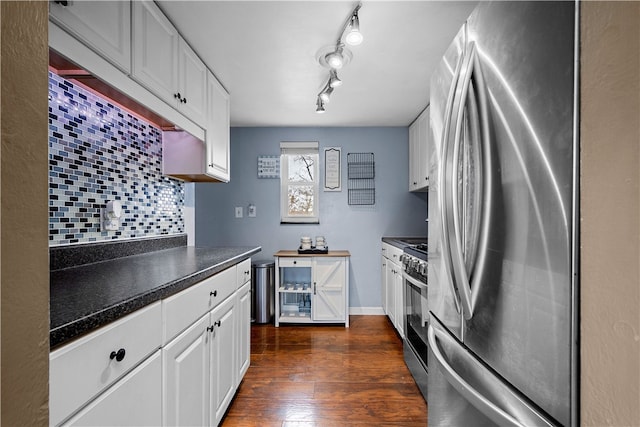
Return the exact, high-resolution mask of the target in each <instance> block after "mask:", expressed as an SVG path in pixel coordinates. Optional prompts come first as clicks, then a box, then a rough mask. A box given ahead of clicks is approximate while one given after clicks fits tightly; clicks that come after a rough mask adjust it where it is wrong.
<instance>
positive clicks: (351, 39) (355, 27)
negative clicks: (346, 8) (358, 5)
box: [344, 10, 363, 46]
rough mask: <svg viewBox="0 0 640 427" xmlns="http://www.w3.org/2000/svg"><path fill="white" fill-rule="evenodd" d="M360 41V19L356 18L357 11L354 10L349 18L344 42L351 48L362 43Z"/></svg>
mask: <svg viewBox="0 0 640 427" xmlns="http://www.w3.org/2000/svg"><path fill="white" fill-rule="evenodd" d="M362 39H363V37H362V33H361V32H360V19H359V18H358V11H357V10H356V11H355V12H354V13H353V15H352V16H351V21H350V22H349V27H348V29H347V35H346V36H345V39H344V40H345V41H346V42H347V43H348V44H350V45H351V46H357V45H359V44H360V43H362Z"/></svg>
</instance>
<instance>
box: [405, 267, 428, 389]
mask: <svg viewBox="0 0 640 427" xmlns="http://www.w3.org/2000/svg"><path fill="white" fill-rule="evenodd" d="M402 278H403V283H404V292H405V295H404V303H405V306H404V310H405V311H404V313H405V319H404V335H405V340H404V360H405V363H406V364H407V367H408V368H409V371H411V375H413V378H414V380H415V381H416V384H417V385H418V388H419V389H420V391H421V392H422V395H423V396H424V398H425V400H426V399H427V377H428V367H427V359H428V353H429V351H428V347H427V342H428V332H427V331H428V329H429V309H428V308H427V284H426V283H423V282H421V281H420V280H418V279H416V278H414V277H411V276H410V275H408V274H407V273H405V272H404V271H403V272H402Z"/></svg>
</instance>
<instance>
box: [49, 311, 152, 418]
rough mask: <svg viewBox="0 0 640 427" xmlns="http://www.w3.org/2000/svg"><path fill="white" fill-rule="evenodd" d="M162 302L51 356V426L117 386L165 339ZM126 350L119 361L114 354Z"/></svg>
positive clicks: (54, 352)
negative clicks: (122, 378)
mask: <svg viewBox="0 0 640 427" xmlns="http://www.w3.org/2000/svg"><path fill="white" fill-rule="evenodd" d="M161 324H162V323H161V308H160V302H157V303H154V304H152V305H150V306H148V307H146V308H143V309H141V310H138V311H136V312H134V313H132V314H130V315H128V316H126V317H123V318H122V319H120V320H118V321H116V322H113V323H111V324H109V325H107V326H104V327H103V328H101V329H99V330H97V331H95V332H93V333H91V334H90V335H87V336H86V337H83V338H80V339H78V340H76V341H74V342H72V343H70V344H68V345H66V346H64V347H62V348H60V349H58V350H55V351H53V352H52V353H51V354H50V364H49V406H50V415H49V417H50V419H49V421H50V424H52V425H57V424H58V423H60V422H61V421H63V420H64V419H65V418H67V417H68V416H69V415H71V414H72V413H73V412H75V411H76V410H77V409H79V408H80V407H82V406H83V405H84V404H85V403H86V402H87V401H89V400H90V399H91V398H93V397H94V396H96V395H97V394H98V393H100V392H101V391H102V390H104V389H105V388H107V387H108V386H109V385H111V384H112V383H114V382H115V381H116V380H117V379H118V378H120V377H122V376H123V375H124V374H126V373H127V372H128V371H129V370H131V368H133V367H135V366H136V365H137V364H138V363H140V362H141V361H142V360H143V359H144V358H145V357H147V356H148V355H150V354H151V353H152V352H153V351H154V350H156V349H158V348H160V344H161V340H162V330H161ZM121 349H124V358H123V359H122V360H120V361H118V360H117V358H115V357H114V358H113V359H112V358H111V355H112V352H113V353H114V356H115V353H117V352H118V351H119V350H121Z"/></svg>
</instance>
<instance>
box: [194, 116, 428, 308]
mask: <svg viewBox="0 0 640 427" xmlns="http://www.w3.org/2000/svg"><path fill="white" fill-rule="evenodd" d="M408 138H409V136H408V128H406V127H393V128H389V127H379V128H372V127H366V128H232V130H231V181H230V182H229V183H228V184H210V183H202V184H195V186H196V187H195V217H196V220H195V224H196V225H195V226H196V245H197V246H211V245H215V246H220V245H260V246H262V252H261V253H260V254H259V255H257V258H260V259H267V258H271V257H272V256H273V254H274V253H275V252H277V251H278V250H280V249H295V248H297V246H298V245H299V243H300V237H301V236H303V235H306V236H311V237H315V236H318V235H324V236H325V237H326V239H327V244H328V246H329V248H330V249H346V250H349V251H350V253H351V272H350V281H351V283H350V296H349V298H350V304H349V305H350V306H351V307H352V308H360V309H364V310H355V311H356V312H360V311H365V312H369V311H371V310H367V309H370V308H379V307H381V305H382V304H381V297H380V293H381V287H380V264H381V260H380V250H381V240H380V239H381V238H382V237H383V236H426V234H427V229H426V223H425V222H424V220H425V218H426V215H427V211H428V209H427V193H421V194H414V193H409V192H408V180H409V178H408V164H409V163H408V162H409V160H408V157H409V154H408V151H409V150H408V140H409V139H408ZM281 141H318V142H319V144H320V153H321V156H320V157H321V165H320V170H321V174H320V175H321V179H323V178H324V163H323V159H322V157H323V156H322V153H323V151H322V149H323V148H324V147H342V158H341V166H342V191H341V192H323V191H322V190H321V192H320V224H317V225H293V224H286V225H281V224H280V210H279V209H280V208H279V197H280V180H279V179H258V177H257V159H258V156H259V155H278V154H279V153H280V148H279V147H280V142H281ZM356 152H373V153H374V156H375V171H376V176H375V185H376V204H375V205H373V206H350V205H349V204H348V203H347V177H346V163H347V153H356ZM250 203H253V204H255V205H256V211H257V217H256V218H248V217H247V206H248V205H249V204H250ZM235 206H242V207H243V208H244V217H243V218H240V219H237V218H235V217H234V207H235Z"/></svg>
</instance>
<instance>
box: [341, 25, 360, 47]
mask: <svg viewBox="0 0 640 427" xmlns="http://www.w3.org/2000/svg"><path fill="white" fill-rule="evenodd" d="M362 39H363V37H362V33H361V32H360V31H358V30H353V29H352V30H351V31H349V33H347V36H346V37H345V41H346V42H347V43H348V44H350V45H351V46H357V45H359V44H360V43H362Z"/></svg>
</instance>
